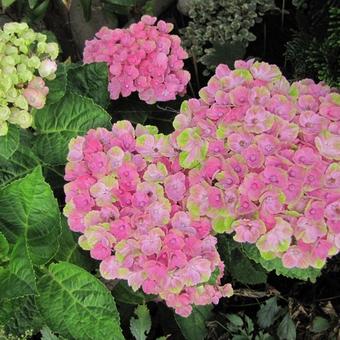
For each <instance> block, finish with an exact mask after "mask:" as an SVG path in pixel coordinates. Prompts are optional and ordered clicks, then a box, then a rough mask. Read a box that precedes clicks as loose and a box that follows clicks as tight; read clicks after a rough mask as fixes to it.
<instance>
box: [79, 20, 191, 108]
mask: <svg viewBox="0 0 340 340" xmlns="http://www.w3.org/2000/svg"><path fill="white" fill-rule="evenodd" d="M156 21H157V18H155V17H151V16H147V15H144V16H143V17H142V18H141V21H139V22H138V23H134V24H132V25H131V26H130V27H128V28H126V29H114V30H111V29H108V28H106V27H103V28H102V29H101V30H100V31H99V32H98V33H97V34H96V37H95V38H94V39H92V40H88V41H86V43H85V49H84V63H86V64H88V63H94V62H105V63H107V64H108V68H109V86H108V89H109V92H110V96H111V99H113V100H115V99H118V98H119V96H120V95H121V96H123V97H127V96H129V95H130V94H131V93H132V92H138V94H139V98H140V99H141V100H144V101H145V102H147V103H148V104H153V103H155V102H157V101H169V100H173V99H175V98H176V95H178V94H179V95H183V94H185V92H186V85H187V84H188V82H189V80H190V73H189V72H187V71H185V70H183V66H184V62H183V60H184V59H186V58H187V57H188V55H187V53H186V52H185V51H184V49H183V48H182V47H181V41H180V38H179V37H178V36H176V35H172V34H170V32H171V31H172V28H173V25H172V24H170V23H166V22H164V21H163V20H160V21H158V23H157V24H156Z"/></svg>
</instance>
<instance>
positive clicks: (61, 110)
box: [33, 93, 110, 165]
mask: <svg viewBox="0 0 340 340" xmlns="http://www.w3.org/2000/svg"><path fill="white" fill-rule="evenodd" d="M33 112H34V116H35V125H36V134H37V136H36V139H35V144H34V150H35V151H36V153H37V154H38V156H39V157H40V158H41V159H42V160H43V161H44V162H45V163H47V164H50V165H59V164H65V162H66V155H67V152H68V143H69V141H70V140H71V138H73V137H76V136H78V135H83V134H85V133H86V132H87V131H88V130H89V129H91V128H96V127H108V126H109V123H110V116H109V115H108V114H107V112H106V111H105V110H104V109H102V108H101V107H100V106H98V105H96V104H95V103H94V102H93V100H92V99H90V98H86V97H82V96H80V95H78V94H74V93H68V94H66V95H65V96H64V97H63V98H62V99H61V100H60V101H58V102H56V103H54V104H51V105H47V106H45V107H44V108H43V109H41V110H38V111H36V110H34V111H33Z"/></svg>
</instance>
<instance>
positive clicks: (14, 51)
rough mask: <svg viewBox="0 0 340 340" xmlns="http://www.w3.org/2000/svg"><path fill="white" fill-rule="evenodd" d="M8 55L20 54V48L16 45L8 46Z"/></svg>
mask: <svg viewBox="0 0 340 340" xmlns="http://www.w3.org/2000/svg"><path fill="white" fill-rule="evenodd" d="M5 54H6V55H12V54H18V49H17V48H16V47H15V46H8V47H7V48H6V49H5Z"/></svg>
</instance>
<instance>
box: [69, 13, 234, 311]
mask: <svg viewBox="0 0 340 340" xmlns="http://www.w3.org/2000/svg"><path fill="white" fill-rule="evenodd" d="M143 20H146V21H147V22H151V21H152V20H151V19H150V18H148V17H146V18H144V19H143ZM142 24H143V25H147V23H146V22H143V23H142ZM159 26H160V30H162V31H164V32H165V31H169V30H170V28H171V27H169V26H168V25H166V24H165V23H164V24H163V23H161V24H160V25H159ZM138 27H139V26H134V28H133V29H134V30H136V31H137V30H140V29H141V27H140V28H138ZM140 32H143V31H140ZM106 34H110V32H109V31H102V32H101V35H102V36H103V37H104V36H105V35H106ZM119 39H120V38H119ZM124 43H125V44H130V42H129V41H128V40H127V39H126V37H125V38H124ZM163 44H164V46H163V48H166V45H167V42H166V41H163ZM188 109H190V110H192V112H193V114H195V112H197V109H199V103H197V102H195V101H190V104H189V106H188ZM189 131H190V133H188V134H187V132H186V131H185V132H184V133H183V134H182V135H180V134H179V135H178V136H177V139H176V136H164V135H162V134H159V133H158V131H157V129H155V128H153V127H150V126H149V127H142V126H137V128H136V129H134V128H133V126H132V125H131V123H129V122H128V121H120V122H117V123H115V124H114V125H113V127H112V130H111V131H108V130H106V129H102V128H99V129H96V130H90V131H89V132H88V133H87V134H86V135H85V136H82V137H76V138H74V139H72V140H71V142H70V144H69V154H68V156H67V160H68V164H67V166H66V168H65V179H66V180H67V181H69V183H67V184H66V185H65V194H66V206H65V209H64V214H65V216H67V218H68V223H69V226H70V228H71V230H73V231H75V232H79V233H81V236H80V237H79V244H80V246H81V247H82V248H83V249H85V250H89V251H90V255H91V257H92V258H94V259H96V260H98V261H100V273H101V275H102V276H103V277H104V278H105V279H108V280H113V279H120V280H126V281H127V282H128V284H129V285H130V286H131V287H132V289H134V290H137V289H142V290H143V291H144V292H145V293H147V294H155V295H158V296H159V297H160V298H161V299H163V300H164V301H165V303H166V304H167V305H168V306H169V307H173V308H174V309H175V311H176V313H179V314H180V315H182V316H187V315H189V314H190V312H191V310H192V305H194V304H210V303H218V300H219V299H220V298H221V297H223V296H230V295H231V294H232V289H231V287H230V285H226V286H221V278H222V276H223V269H224V265H223V263H222V261H221V259H220V256H219V254H218V252H217V249H216V244H217V240H216V238H215V237H214V236H213V235H212V233H214V231H213V223H214V219H215V218H221V219H225V220H226V221H227V220H228V218H227V215H226V212H225V209H221V207H222V206H223V202H224V191H223V190H222V189H220V188H218V187H217V186H216V187H211V186H209V185H208V182H211V181H212V180H213V179H214V177H215V175H216V173H218V172H220V171H221V170H222V168H223V164H222V163H223V162H222V160H220V159H219V158H217V157H213V156H211V157H210V161H209V162H208V163H207V166H206V167H204V168H203V167H202V168H201V169H200V170H199V169H197V168H195V169H190V167H189V166H187V165H189V163H190V166H193V167H195V165H192V164H191V163H192V161H197V159H196V157H198V159H199V160H200V162H198V163H197V164H200V163H201V162H202V161H203V160H205V157H206V152H207V148H206V147H205V151H204V150H203V151H202V147H204V146H205V145H207V143H205V142H204V141H203V139H202V137H201V135H200V130H199V129H190V128H189ZM191 132H193V134H191ZM195 143H198V144H199V147H198V148H196V146H197V145H196V144H195ZM179 148H180V150H179ZM183 152H187V155H186V157H187V158H185V159H186V160H188V159H189V160H188V163H186V161H183V159H182V158H181V157H182V155H183ZM191 157H192V158H191ZM229 167H230V166H229ZM77 169H78V171H77ZM203 169H204V170H203ZM196 171H200V172H201V174H199V175H198V176H199V177H200V178H202V179H203V178H206V181H202V182H198V183H197V185H196V186H195V185H192V186H191V187H190V186H189V182H190V181H191V180H192V178H193V177H195V176H196V175H195V172H196ZM209 204H211V206H209ZM228 223H229V224H231V222H228ZM216 268H218V269H219V272H218V273H219V274H218V275H217V277H216V276H214V278H215V279H216V282H209V279H210V277H211V276H212V274H213V272H214V271H215V269H216ZM201 292H207V293H206V296H205V297H204V298H203V297H200V295H199V293H201Z"/></svg>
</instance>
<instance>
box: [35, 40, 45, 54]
mask: <svg viewBox="0 0 340 340" xmlns="http://www.w3.org/2000/svg"><path fill="white" fill-rule="evenodd" d="M46 48H47V44H46V43H45V42H44V41H42V42H38V44H37V52H38V53H39V54H43V53H45V51H46Z"/></svg>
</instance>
